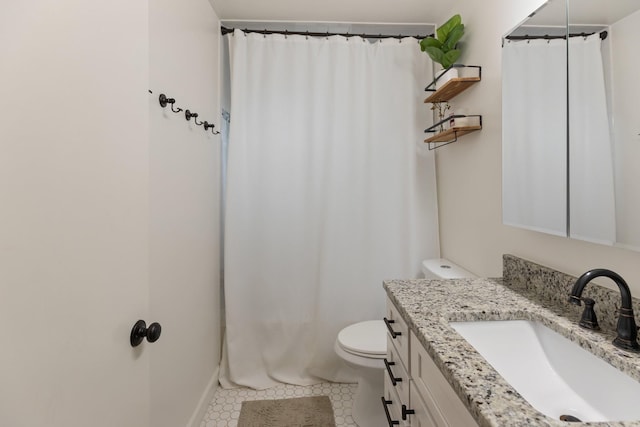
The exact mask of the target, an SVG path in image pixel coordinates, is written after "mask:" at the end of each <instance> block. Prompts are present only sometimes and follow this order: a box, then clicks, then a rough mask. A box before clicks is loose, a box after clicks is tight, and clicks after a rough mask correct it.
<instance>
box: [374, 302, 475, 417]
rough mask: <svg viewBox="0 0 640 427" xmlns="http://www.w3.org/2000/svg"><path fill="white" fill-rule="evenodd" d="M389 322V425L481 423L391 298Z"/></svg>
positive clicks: (386, 383) (386, 401)
mask: <svg viewBox="0 0 640 427" xmlns="http://www.w3.org/2000/svg"><path fill="white" fill-rule="evenodd" d="M385 323H387V329H388V331H387V358H386V359H385V365H386V367H387V369H386V372H385V380H384V397H383V400H384V402H383V403H382V404H384V405H385V407H386V408H385V410H386V411H387V412H386V413H387V414H388V415H387V421H388V423H389V427H393V426H401V427H402V426H412V427H477V426H478V424H477V423H476V422H475V420H474V419H473V417H472V416H471V414H470V413H469V411H468V410H467V408H466V407H465V406H464V404H463V403H462V401H461V400H460V398H458V395H457V394H456V392H455V391H454V390H453V388H452V387H451V385H449V382H448V381H447V379H446V378H445V377H444V376H443V375H442V373H441V372H440V370H439V369H438V367H437V366H436V364H435V363H434V362H433V360H431V357H429V354H428V353H427V351H426V350H425V348H424V347H423V346H422V344H421V343H420V341H419V340H418V337H417V336H416V335H415V334H414V333H413V332H410V331H409V328H408V327H407V324H406V322H405V321H404V320H403V319H402V317H400V314H399V313H398V310H397V309H396V307H395V306H394V305H393V303H392V302H391V301H390V300H387V316H386V318H385ZM398 333H399V334H398ZM394 335H395V337H394Z"/></svg>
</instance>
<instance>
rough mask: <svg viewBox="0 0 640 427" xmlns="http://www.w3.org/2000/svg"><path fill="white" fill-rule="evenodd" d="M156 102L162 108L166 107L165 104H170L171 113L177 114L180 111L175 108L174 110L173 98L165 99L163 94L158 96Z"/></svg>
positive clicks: (180, 109)
mask: <svg viewBox="0 0 640 427" xmlns="http://www.w3.org/2000/svg"><path fill="white" fill-rule="evenodd" d="M158 102H159V103H160V106H161V107H162V108H164V107H166V106H167V104H171V111H173V112H174V113H179V112H181V111H182V108H179V107H176V108H175V109H174V108H173V104H175V102H176V100H175V99H174V98H167V97H166V95H165V94H164V93H161V94H160V96H159V97H158Z"/></svg>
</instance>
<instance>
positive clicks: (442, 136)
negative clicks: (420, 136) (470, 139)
mask: <svg viewBox="0 0 640 427" xmlns="http://www.w3.org/2000/svg"><path fill="white" fill-rule="evenodd" d="M480 129H482V126H480V125H477V126H460V127H452V128H450V129H447V130H445V131H442V132H440V133H438V134H435V135H433V136H432V137H431V138H427V139H425V140H424V142H450V141H451V140H452V139H454V138H455V139H457V138H458V137H459V136H462V135H466V134H468V133H471V132H475V131H477V130H480Z"/></svg>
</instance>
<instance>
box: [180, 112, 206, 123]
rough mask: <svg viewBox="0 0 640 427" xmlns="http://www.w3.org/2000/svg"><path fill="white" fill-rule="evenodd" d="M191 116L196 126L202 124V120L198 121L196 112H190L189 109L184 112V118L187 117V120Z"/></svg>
mask: <svg viewBox="0 0 640 427" xmlns="http://www.w3.org/2000/svg"><path fill="white" fill-rule="evenodd" d="M192 117H193V122H194V123H195V124H196V126H202V122H200V123H198V113H192V112H191V111H189V110H187V111H185V112H184V118H185V119H187V121H189V120H191V118H192Z"/></svg>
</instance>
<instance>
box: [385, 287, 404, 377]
mask: <svg viewBox="0 0 640 427" xmlns="http://www.w3.org/2000/svg"><path fill="white" fill-rule="evenodd" d="M384 321H385V323H386V324H387V336H388V337H389V340H388V341H389V342H391V343H392V344H393V346H394V347H395V348H396V350H397V354H398V356H399V357H400V360H401V361H402V363H403V365H404V367H405V369H406V370H407V372H409V368H410V367H409V328H408V327H407V324H406V322H405V321H404V319H403V318H402V317H401V316H400V313H399V312H398V309H397V308H396V306H395V305H393V302H391V300H389V299H387V315H386V316H385V318H384Z"/></svg>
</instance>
